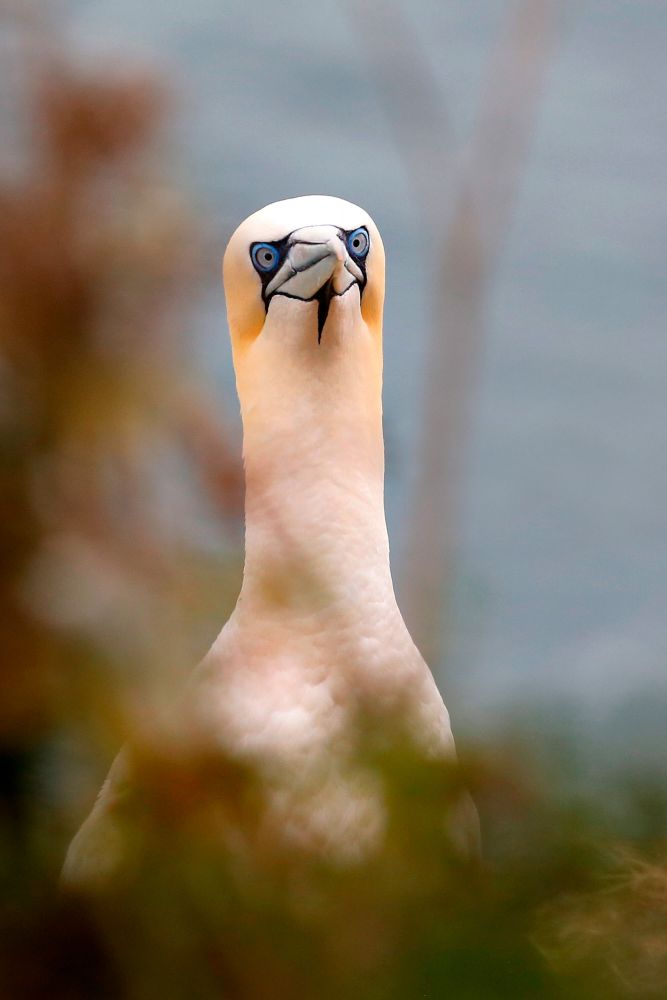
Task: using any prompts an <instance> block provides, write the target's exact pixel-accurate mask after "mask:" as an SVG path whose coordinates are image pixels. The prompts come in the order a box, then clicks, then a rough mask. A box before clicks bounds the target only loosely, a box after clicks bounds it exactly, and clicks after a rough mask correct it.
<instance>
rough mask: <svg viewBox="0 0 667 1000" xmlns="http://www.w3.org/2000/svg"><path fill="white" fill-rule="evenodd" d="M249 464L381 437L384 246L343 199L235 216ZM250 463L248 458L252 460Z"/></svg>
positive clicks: (231, 267)
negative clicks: (238, 222)
mask: <svg viewBox="0 0 667 1000" xmlns="http://www.w3.org/2000/svg"><path fill="white" fill-rule="evenodd" d="M223 276H224V284H225V293H226V299H227V314H228V318H229V328H230V333H231V340H232V350H233V354H234V366H235V369H236V381H237V388H238V393H239V398H240V401H241V412H242V415H243V423H244V451H245V457H246V469H247V472H248V474H250V473H252V471H253V468H254V469H256V470H257V469H258V468H259V466H260V465H261V468H262V472H263V478H264V475H265V474H266V475H268V474H269V473H270V472H271V470H272V471H273V474H274V475H278V472H279V470H278V469H277V468H276V465H277V464H280V467H281V469H283V470H284V469H285V467H286V466H289V465H291V464H292V461H294V462H297V461H298V462H300V465H299V469H302V468H304V467H305V466H311V467H313V463H314V460H315V459H314V452H315V451H317V452H318V456H319V461H320V462H321V461H323V460H325V459H326V457H327V456H328V457H329V459H330V461H331V463H332V464H333V465H336V464H337V465H340V464H341V463H344V464H349V463H350V462H351V461H354V459H355V456H356V457H358V458H359V461H362V459H363V456H362V455H360V454H359V450H360V448H362V447H363V446H364V445H366V446H367V448H366V457H367V458H369V454H368V448H371V437H372V439H373V444H372V451H373V456H374V458H373V466H374V468H375V470H377V469H378V467H379V466H378V461H379V460H380V455H379V454H378V453H379V452H381V451H382V441H381V385H382V305H383V299H384V248H383V246H382V240H381V238H380V234H379V232H378V230H377V227H376V226H375V224H374V222H373V220H372V219H371V218H370V216H368V215H367V213H366V212H364V211H363V210H362V209H361V208H358V207H357V206H356V205H352V204H350V203H349V202H347V201H343V200H341V199H340V198H329V197H323V196H308V197H303V198H292V199H289V200H287V201H279V202H276V203H275V204H273V205H269V206H268V207H266V208H263V209H261V210H260V211H259V212H255V213H254V215H251V216H250V217H249V218H248V219H246V220H245V222H242V223H241V225H240V226H239V227H238V229H237V230H236V232H235V233H234V235H233V236H232V238H231V240H230V241H229V245H228V247H227V251H226V253H225V258H224V264H223ZM251 466H252V467H253V468H251Z"/></svg>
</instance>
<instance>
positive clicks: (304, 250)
mask: <svg viewBox="0 0 667 1000" xmlns="http://www.w3.org/2000/svg"><path fill="white" fill-rule="evenodd" d="M358 281H363V274H362V272H361V271H360V269H359V268H358V267H357V265H356V264H355V262H354V261H353V260H352V259H351V258H350V256H349V254H348V252H347V249H346V247H345V242H344V236H343V234H342V233H341V231H340V230H339V229H337V228H336V227H335V226H307V227H305V228H303V229H297V230H295V232H293V233H292V235H291V236H290V241H289V249H288V252H287V256H286V257H285V260H284V261H283V263H282V266H281V267H280V269H279V270H278V271H277V273H276V274H275V275H274V276H273V278H272V279H271V281H270V282H269V284H268V285H267V286H266V288H265V289H264V299H265V301H266V302H267V303H268V302H269V300H270V298H271V297H272V296H273V295H286V296H289V297H291V298H295V299H301V300H303V301H305V302H310V301H313V300H316V301H317V303H318V309H317V339H318V343H319V341H320V340H321V339H322V331H323V329H324V324H325V323H326V320H327V316H328V314H329V306H330V304H331V299H332V298H333V296H334V295H342V294H343V292H345V291H347V289H348V288H349V287H350V286H351V285H352V284H354V283H355V282H358Z"/></svg>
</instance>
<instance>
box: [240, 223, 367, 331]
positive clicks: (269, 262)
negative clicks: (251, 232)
mask: <svg viewBox="0 0 667 1000" xmlns="http://www.w3.org/2000/svg"><path fill="white" fill-rule="evenodd" d="M295 232H298V230H293V231H292V232H291V233H288V234H287V236H284V237H283V238H282V239H281V240H273V241H272V242H270V243H269V242H267V241H263V240H259V241H257V242H255V243H251V244H250V247H249V251H250V260H251V262H252V266H253V267H254V269H255V271H256V272H257V274H258V275H259V277H260V280H261V282H262V301H263V302H264V308H265V310H266V311H267V312H268V311H269V304H270V302H271V299H272V298H273V296H274V295H282V296H284V297H285V298H288V299H296V300H297V301H299V302H313V301H317V303H318V327H320V331H319V332H320V335H321V326H322V325H323V321H324V319H326V310H325V308H324V304H323V298H324V297H325V296H324V292H323V289H320V290H319V291H318V292H316V293H315V294H314V295H311V296H310V298H309V299H303V298H301V296H299V295H293V294H291V293H290V292H284V291H281V289H280V288H276V290H275V291H274V292H271V294H270V295H267V294H266V289H267V287H268V285H269V284H270V282H271V280H272V279H273V277H274V275H275V274H276V272H277V271H278V270H279V269H280V268H281V267H282V265H283V263H284V261H285V258H286V257H287V254H288V252H289V250H290V247H291V246H293V245H294V243H296V242H299V243H307V242H308V241H307V240H294V238H293V236H294V233H295ZM338 234H339V236H340V238H341V240H342V241H343V243H344V244H345V247H346V249H347V252H348V253H349V255H350V258H351V260H353V261H354V263H355V265H356V266H357V268H358V269H359V270H360V271H361V274H362V277H361V279H360V278H358V277H356V276H353V277H354V280H353V281H352V282H351V284H350V285H348V287H347V288H346V289H345V290H344V291H342V292H335V291H334V290H333V288H332V286H331V284H330V283H329V282H327V285H326V286H325V287H326V288H327V295H326V299H327V302H330V301H331V299H332V298H335V297H338V296H341V295H345V294H346V293H347V292H349V290H350V288H353V287H354V286H355V285H356V286H357V288H358V289H359V298H360V299H361V297H362V296H363V294H364V289H365V287H366V282H367V277H366V258H367V257H368V253H369V250H370V246H371V241H370V235H369V233H368V230H367V229H366V227H365V226H358V227H357V228H356V229H347V230H346V229H339V230H338ZM294 273H295V274H296V273H297V272H296V271H295V272H294Z"/></svg>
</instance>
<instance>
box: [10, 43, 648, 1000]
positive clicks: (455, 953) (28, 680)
mask: <svg viewBox="0 0 667 1000" xmlns="http://www.w3.org/2000/svg"><path fill="white" fill-rule="evenodd" d="M33 83H34V84H35V86H34V94H33V98H34V99H33V103H32V105H31V106H32V111H31V115H32V117H31V126H32V128H31V137H32V139H31V166H30V169H29V170H26V172H25V174H24V176H23V177H22V179H21V181H20V182H15V183H11V182H9V181H6V182H4V183H3V187H2V189H1V190H0V247H1V254H2V256H1V258H0V282H1V284H0V336H1V359H0V381H1V384H2V397H1V403H0V434H1V435H2V452H1V463H2V464H1V468H0V540H1V541H0V544H1V547H2V559H1V560H0V589H1V591H2V610H1V612H0V614H1V618H0V636H1V641H2V649H3V663H2V673H1V675H0V774H1V778H2V799H1V805H0V864H1V869H2V873H1V879H2V898H3V904H2V910H1V912H0V941H1V942H2V946H1V947H2V951H1V954H0V995H1V996H3V997H8V998H21V1000H22V998H26V1000H28V998H41V997H46V996H48V997H50V998H61V997H62V998H68V1000H73V998H82V1000H83V998H96V997H100V998H102V997H109V998H118V997H129V998H137V1000H144V998H145V1000H152V998H155V997H157V996H160V997H164V998H174V1000H180V998H186V997H187V998H213V997H216V998H217V997H225V998H239V1000H241V998H248V1000H250V998H258V1000H259V998H261V1000H283V998H285V1000H287V998H294V997H322V998H327V997H331V998H334V997H336V998H346V997H347V998H351V1000H352V998H354V1000H376V998H377V1000H390V998H397V1000H399V998H400V1000H407V998H413V997H432V998H435V997H455V998H456V1000H482V998H508V1000H509V998H511V1000H521V998H550V997H553V998H556V997H558V998H566V997H567V998H568V1000H577V998H582V1000H584V998H585V1000H595V998H597V997H600V998H602V997H604V998H606V1000H626V998H627V1000H629V998H637V1000H641V998H647V1000H648V998H658V997H664V996H665V995H667V850H666V841H665V832H666V831H665V825H666V824H665V817H666V809H665V795H664V790H663V789H662V788H661V787H660V785H655V786H653V785H650V784H649V783H647V782H646V781H644V782H643V783H639V784H637V785H636V784H635V783H634V782H630V783H624V784H621V783H617V784H615V785H613V787H612V785H610V784H606V785H600V787H598V788H596V789H594V790H593V791H590V790H589V791H588V792H586V793H584V792H583V791H582V788H581V787H580V786H579V787H577V786H576V783H575V784H572V783H570V782H567V781H565V780H564V779H563V762H562V754H561V752H560V750H561V749H562V748H560V749H559V750H558V752H556V753H554V754H552V755H548V754H544V753H543V754H542V755H541V756H538V755H537V754H536V753H534V749H533V747H534V746H535V745H537V742H539V736H538V737H537V738H536V742H535V743H534V744H531V743H530V742H526V741H525V740H524V741H523V742H522V740H521V738H518V739H517V740H515V741H514V742H512V740H507V739H505V740H500V739H499V740H498V741H497V742H496V744H495V745H493V746H491V747H490V748H488V747H487V748H486V749H485V750H484V751H483V752H482V751H480V752H477V753H472V752H471V753H469V754H467V755H465V758H464V760H465V762H464V765H462V767H461V768H457V769H452V770H450V771H447V770H445V769H443V768H442V765H441V764H436V763H435V762H433V761H427V760H424V759H422V758H421V757H419V755H418V754H416V752H415V751H414V749H413V748H411V747H410V746H409V745H408V744H406V743H404V742H403V741H402V740H401V739H400V738H399V737H398V735H396V737H395V738H391V732H392V730H391V726H390V725H389V723H388V722H387V720H380V722H381V725H380V727H379V728H378V727H377V726H376V725H375V724H374V720H371V719H368V718H364V720H363V722H361V723H360V726H359V746H358V756H359V759H360V760H361V761H363V765H364V767H365V768H367V769H369V770H370V771H372V772H373V774H374V775H375V778H376V779H377V781H378V783H379V787H381V789H382V799H383V802H384V807H385V810H386V832H385V835H384V839H383V842H382V846H381V848H380V849H378V851H377V852H376V853H374V854H373V855H372V856H370V857H366V858H364V859H362V858H359V859H357V860H356V861H355V860H350V859H348V860H347V861H346V862H345V863H343V862H342V861H341V860H340V859H336V858H332V857H329V856H327V855H326V854H322V853H318V854H315V853H313V852H312V851H308V850H306V849H305V848H303V849H301V848H297V847H296V846H294V844H287V843H286V842H285V840H283V839H281V838H280V836H278V835H276V836H269V835H267V833H266V829H265V827H264V826H263V824H262V821H261V816H262V814H263V806H264V800H265V796H266V789H265V788H264V787H263V783H262V778H261V776H260V774H259V773H256V772H254V771H253V768H252V767H251V766H250V765H248V764H247V763H242V762H239V761H237V760H234V759H231V758H229V757H226V756H225V755H224V754H222V753H220V752H214V751H212V750H211V749H210V748H206V747H202V746H200V745H190V744H188V743H187V741H183V740H180V741H179V742H178V745H174V744H173V743H170V742H169V740H166V739H165V738H164V727H163V725H162V721H163V717H164V716H165V714H168V713H169V708H170V706H171V705H172V704H173V701H174V697H175V692H176V691H177V690H178V687H179V685H180V684H181V683H182V680H183V678H184V677H185V675H186V672H187V669H188V667H189V666H191V665H192V663H193V662H194V661H195V660H196V658H197V656H198V655H200V654H201V653H202V652H203V651H204V649H205V647H206V642H207V641H209V640H210V639H211V638H212V635H213V634H214V630H215V627H216V626H219V625H220V624H221V622H222V620H223V619H224V617H225V614H226V612H227V610H228V608H229V604H230V601H231V599H232V598H233V597H234V594H233V587H234V581H235V580H236V573H235V569H234V566H233V559H230V557H227V556H225V554H224V552H223V553H220V552H218V553H213V554H212V553H211V547H210V546H208V545H206V544H204V543H203V541H202V540H201V539H200V537H199V533H198V531H197V530H196V526H197V524H198V520H199V518H200V517H202V516H204V514H203V513H202V511H205V512H206V516H208V517H209V518H213V519H215V523H216V524H217V526H218V531H219V533H220V534H221V535H223V536H226V537H228V538H229V539H231V541H230V544H229V546H228V547H229V548H231V549H233V540H234V538H235V535H234V525H235V524H236V522H237V521H238V513H239V497H240V475H239V469H238V465H237V462H236V460H235V458H233V457H232V453H231V452H230V449H229V446H228V437H227V434H226V432H225V429H224V426H223V425H222V424H221V422H220V419H219V417H218V416H217V415H216V413H215V408H214V407H213V406H212V405H211V403H210V402H208V401H207V400H206V392H205V389H204V387H203V386H202V384H201V380H197V379H196V378H195V376H194V373H193V372H191V370H190V367H189V365H188V360H187V359H188V343H187V341H186V340H185V339H184V338H183V336H182V331H183V330H185V329H187V325H188V315H189V314H188V307H189V305H190V301H189V296H188V289H195V290H196V288H197V285H198V282H199V274H200V272H199V266H200V264H199V257H200V249H201V245H200V242H199V237H198V235H197V232H196V229H195V227H194V225H193V223H192V221H191V213H190V211H189V209H188V206H187V204H186V203H185V201H184V200H183V199H182V198H181V197H180V196H179V194H178V193H177V192H176V191H175V190H174V189H173V188H172V187H171V186H170V185H169V183H168V182H167V181H165V179H164V177H163V176H162V171H161V170H160V169H158V166H157V163H158V156H157V149H158V143H157V138H158V135H159V129H158V126H159V121H160V115H161V114H162V113H163V109H164V107H165V97H164V94H163V93H162V92H161V90H160V88H159V87H158V86H157V85H156V84H155V82H154V81H152V80H150V79H148V78H144V77H141V76H140V75H136V74H135V75H126V76H115V77H111V78H109V77H102V76H95V77H91V76H89V75H88V76H82V75H81V74H79V73H76V72H75V71H74V70H73V69H71V67H68V65H67V64H66V62H64V60H63V59H62V57H61V58H60V59H59V60H54V58H53V57H52V55H51V56H50V58H49V59H48V60H46V61H45V64H44V66H43V68H42V71H41V72H40V73H39V74H37V79H36V80H35V81H33ZM175 483H176V484H178V488H176V487H175V485H174V484H175ZM182 484H186V486H187V488H182ZM127 740H129V741H130V743H131V745H132V746H133V751H132V757H133V768H134V774H133V783H132V786H131V788H128V790H127V794H126V795H125V796H124V797H123V798H122V801H120V802H119V804H118V812H119V822H120V824H121V826H122V829H123V831H124V837H125V842H126V847H127V852H126V853H127V862H126V864H125V866H124V868H123V870H122V871H121V872H120V873H119V874H118V876H117V877H116V878H114V880H113V881H112V883H111V884H108V885H106V886H104V887H100V888H97V889H96V890H95V891H92V890H91V891H90V892H88V893H84V892H78V893H75V892H74V891H72V890H69V891H64V890H60V889H59V888H58V873H59V870H60V867H61V865H62V860H63V857H64V852H65V848H66V844H67V842H68V840H69V838H70V837H71V835H72V833H73V832H74V830H75V829H76V827H77V826H78V824H79V823H80V821H81V820H82V819H83V817H84V815H85V813H86V811H87V809H88V808H89V806H90V804H91V801H92V798H93V797H94V794H95V791H96V788H97V787H98V785H99V782H100V780H101V777H102V776H103V773H104V770H105V768H106V766H107V765H108V762H109V760H110V759H111V757H112V756H113V754H114V753H115V752H116V750H117V748H118V747H119V746H120V744H121V743H122V742H124V741H127ZM462 783H464V784H465V785H467V786H468V787H470V788H471V789H472V791H473V795H474V797H475V800H476V802H477V803H478V806H479V808H480V812H481V815H482V820H483V836H484V855H485V859H484V861H483V863H481V864H478V863H477V862H473V861H469V860H463V859H462V858H461V857H460V856H459V855H457V853H456V852H455V851H453V849H452V846H451V843H450V840H449V837H448V835H447V832H446V825H445V823H444V822H443V817H444V816H445V814H446V812H447V804H448V802H449V803H451V802H453V801H454V798H455V796H456V795H457V793H458V791H459V790H460V787H461V784H462Z"/></svg>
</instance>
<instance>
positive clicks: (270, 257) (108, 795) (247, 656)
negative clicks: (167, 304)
mask: <svg viewBox="0 0 667 1000" xmlns="http://www.w3.org/2000/svg"><path fill="white" fill-rule="evenodd" d="M384 273H385V255H384V248H383V244H382V239H381V237H380V233H379V232H378V229H377V227H376V225H375V223H374V222H373V220H372V219H371V218H370V216H369V215H368V214H367V213H366V212H365V211H363V210H362V209H361V208H358V207H357V206H356V205H353V204H351V203H349V202H347V201H343V200H341V199H339V198H333V197H325V196H306V197H300V198H293V199H289V200H286V201H280V202H277V203H275V204H272V205H269V206H267V207H266V208H263V209H261V210H260V211H258V212H255V213H254V214H253V215H251V216H250V217H249V218H247V219H246V220H245V221H244V222H243V223H241V225H240V226H239V227H238V229H237V230H236V231H235V232H234V234H233V236H232V237H231V239H230V241H229V244H228V246H227V250H226V252H225V255H224V262H223V278H224V287H225V294H226V301H227V313H228V323H229V330H230V335H231V342H232V354H233V360H234V367H235V372H236V381H237V390H238V396H239V400H240V405H241V416H242V421H243V458H244V465H245V477H246V500H245V518H246V521H245V566H244V572H243V582H242V586H241V591H240V595H239V597H238V601H237V604H236V607H235V609H234V611H233V613H232V615H231V617H230V619H229V620H228V622H227V623H226V625H225V626H224V628H223V629H222V631H221V632H220V634H219V636H218V638H217V639H216V641H215V642H214V644H213V646H212V648H211V649H210V651H209V653H208V655H207V656H206V657H205V659H204V660H203V662H202V663H201V664H200V666H199V668H198V669H197V671H196V672H195V675H194V679H193V682H192V685H191V687H190V697H191V699H192V704H193V705H194V706H195V714H196V717H197V720H198V724H200V725H202V726H203V728H204V729H205V730H206V731H207V732H209V733H210V734H211V738H212V739H213V740H214V741H217V742H218V743H219V744H220V746H221V747H223V748H224V749H225V751H228V752H230V753H232V754H234V755H236V756H239V757H242V758H244V759H248V760H251V761H252V762H253V763H254V765H256V766H257V767H258V768H259V769H260V771H261V772H262V773H263V774H264V775H265V777H266V781H267V786H268V787H269V788H270V790H271V791H270V794H269V796H268V802H269V807H268V811H269V813H270V818H271V821H272V822H273V825H274V829H276V830H280V833H281V835H283V836H286V837H287V838H288V839H289V838H292V839H294V840H296V841H299V842H300V843H302V844H303V845H305V846H309V845H315V846H316V847H317V848H318V849H324V850H326V851H331V852H333V853H334V854H338V855H340V856H343V857H358V856H365V854H367V853H368V851H369V850H372V849H373V847H374V845H376V844H378V843H379V842H380V841H381V836H382V830H383V809H382V794H381V789H380V788H378V786H377V783H376V782H375V781H374V778H373V775H372V774H369V773H368V772H365V771H364V770H363V769H362V768H358V767H355V766H354V765H353V763H351V762H350V755H349V752H348V751H349V747H350V740H351V733H350V730H351V727H352V726H353V724H354V718H356V716H355V715H354V713H355V709H356V708H358V707H359V706H360V705H361V706H362V707H363V706H372V707H373V709H374V710H379V711H380V712H383V711H386V712H387V713H389V714H390V715H392V716H395V715H396V714H397V713H398V714H400V717H401V719H402V720H403V721H404V722H405V725H406V727H407V730H408V731H409V733H410V738H411V739H413V740H414V742H415V744H416V745H417V746H418V747H419V748H420V749H421V750H423V751H424V753H425V754H427V755H428V756H429V757H442V758H443V759H446V760H451V759H452V757H453V755H454V742H453V737H452V731H451V727H450V721H449V715H448V712H447V709H446V708H445V705H444V703H443V700H442V698H441V696H440V693H439V691H438V689H437V687H436V684H435V682H434V679H433V676H432V674H431V672H430V670H429V668H428V667H427V665H426V663H425V662H424V660H423V658H422V656H421V655H420V653H419V651H418V649H417V648H416V646H415V644H414V642H413V641H412V639H411V637H410V634H409V632H408V629H407V628H406V625H405V623H404V621H403V618H402V616H401V613H400V611H399V608H398V605H397V603H396V598H395V595H394V588H393V584H392V577H391V570H390V563H389V542H388V537H387V528H386V522H385V513H384V444H383V433H382V314H383V300H384ZM114 767H115V768H116V771H117V773H116V774H115V775H114V773H113V769H112V774H111V775H110V777H109V779H108V780H107V783H106V784H105V786H104V787H103V790H102V793H101V795H100V798H99V799H98V802H97V803H96V805H95V807H94V809H93V813H92V814H91V816H90V817H89V819H88V820H87V821H86V824H84V826H83V828H82V829H81V830H80V832H79V834H78V835H77V837H76V838H75V840H74V842H73V844H72V846H71V848H70V852H69V854H68V857H67V861H66V866H65V877H66V879H70V880H72V881H80V880H82V879H83V880H85V879H86V877H87V874H88V873H90V871H91V870H92V871H93V872H95V870H96V868H97V867H99V866H100V865H102V866H106V865H107V859H101V858H100V857H99V850H100V848H96V847H95V844H96V843H99V844H100V845H101V849H102V850H103V851H106V852H108V853H110V854H113V850H114V843H113V837H109V835H108V829H107V835H106V836H105V835H103V834H102V833H101V832H100V831H101V830H103V829H104V824H103V823H102V820H103V819H104V814H105V812H106V813H107V814H108V813H109V812H110V811H112V808H113V801H114V787H118V786H119V785H120V784H121V783H122V781H123V780H124V779H125V776H126V770H127V764H126V762H125V761H124V760H123V758H120V759H119V760H118V761H117V762H116V763H115V765H114ZM464 812H466V813H467V814H468V815H467V816H466V817H465V818H464V820H463V826H464V827H465V829H464V830H463V835H462V836H463V839H465V840H467V842H468V843H469V844H472V843H473V842H474V840H475V839H476V832H475V817H474V815H472V814H473V813H474V807H472V808H471V806H470V805H469V804H467V803H466V805H465V807H464ZM87 825H88V829H87V828H86V827H87Z"/></svg>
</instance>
